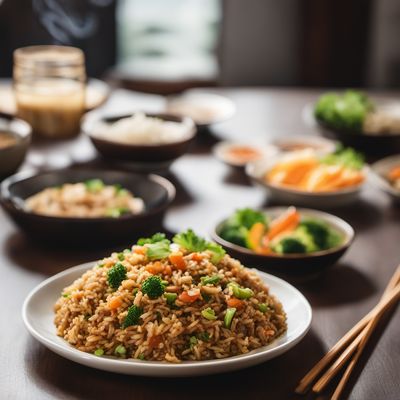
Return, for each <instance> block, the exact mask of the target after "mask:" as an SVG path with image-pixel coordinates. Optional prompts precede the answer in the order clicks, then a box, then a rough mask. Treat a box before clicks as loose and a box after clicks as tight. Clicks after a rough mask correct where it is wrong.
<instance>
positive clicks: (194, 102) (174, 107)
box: [166, 91, 236, 127]
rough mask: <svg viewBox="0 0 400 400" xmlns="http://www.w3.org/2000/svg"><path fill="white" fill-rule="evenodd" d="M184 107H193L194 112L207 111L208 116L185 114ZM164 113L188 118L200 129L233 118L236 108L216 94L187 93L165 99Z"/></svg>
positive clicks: (227, 99) (229, 101)
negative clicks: (180, 109)
mask: <svg viewBox="0 0 400 400" xmlns="http://www.w3.org/2000/svg"><path fill="white" fill-rule="evenodd" d="M180 107H182V111H179V108H180ZM184 107H188V108H190V107H193V109H194V110H195V109H205V110H209V111H210V115H209V116H205V117H204V118H201V117H197V116H196V115H195V114H192V113H191V112H189V111H186V112H185V109H184ZM166 112H168V113H171V114H175V115H178V116H181V117H190V118H191V119H193V121H194V122H195V123H196V125H197V126H199V127H202V126H208V125H211V124H216V123H218V122H222V121H226V120H227V119H229V118H231V117H233V115H234V114H235V112H236V106H235V103H234V102H233V101H232V100H231V99H229V98H227V97H224V96H220V95H218V94H214V93H205V92H197V91H194V92H192V91H188V92H185V93H183V94H181V95H177V96H169V97H168V98H167V104H166Z"/></svg>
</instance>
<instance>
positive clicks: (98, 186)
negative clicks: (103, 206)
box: [85, 179, 104, 193]
mask: <svg viewBox="0 0 400 400" xmlns="http://www.w3.org/2000/svg"><path fill="white" fill-rule="evenodd" d="M85 186H86V189H87V190H88V191H89V192H91V193H96V192H100V190H102V189H103V188H104V182H103V181H102V180H101V179H89V180H87V181H86V182H85Z"/></svg>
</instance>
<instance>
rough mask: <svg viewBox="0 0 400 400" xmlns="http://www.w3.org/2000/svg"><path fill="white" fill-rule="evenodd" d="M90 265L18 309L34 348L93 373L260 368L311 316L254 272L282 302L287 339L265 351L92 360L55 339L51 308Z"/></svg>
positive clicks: (275, 282)
mask: <svg viewBox="0 0 400 400" xmlns="http://www.w3.org/2000/svg"><path fill="white" fill-rule="evenodd" d="M93 264H94V263H93V262H91V263H86V264H82V265H78V266H77V267H73V268H70V269H68V270H66V271H63V272H61V273H59V274H57V275H55V276H53V277H51V278H49V279H46V280H45V281H44V282H42V283H41V284H40V285H39V286H37V287H36V288H35V289H34V290H33V291H32V292H31V293H30V294H29V295H28V297H27V298H26V300H25V302H24V305H23V309H22V318H23V320H24V323H25V326H26V327H27V329H28V331H29V332H30V333H31V334H32V336H34V337H35V338H36V339H37V340H38V341H39V342H41V343H42V344H43V345H45V346H46V347H47V348H49V349H50V350H52V351H54V352H55V353H57V354H59V355H60V356H62V357H65V358H67V359H69V360H72V361H75V362H77V363H79V364H83V365H86V366H89V367H92V368H97V369H102V370H106V371H111V372H117V373H122V374H129V375H141V376H163V377H173V376H174V377H177V376H196V375H208V374H215V373H222V372H228V371H233V370H238V369H242V368H246V367H250V366H252V365H256V364H260V363H262V362H265V361H267V360H270V359H272V358H274V357H277V356H279V355H281V354H283V353H285V352H286V351H288V350H289V349H290V348H292V347H293V346H295V345H296V344H297V343H298V342H299V341H300V340H301V339H302V338H303V337H304V336H305V334H306V333H307V331H308V330H309V328H310V324H311V317H312V311H311V307H310V304H309V303H308V301H307V300H306V299H305V298H304V296H303V295H302V294H301V293H300V292H299V291H298V290H297V289H295V288H294V287H293V286H291V285H290V284H289V283H287V282H285V281H283V280H282V279H279V278H276V277H274V276H272V275H269V274H266V273H264V272H260V271H258V273H259V275H260V276H261V277H262V279H263V280H264V281H265V282H266V283H267V285H268V286H269V287H270V289H271V293H273V294H274V295H276V296H277V297H278V299H279V300H280V301H281V302H282V304H283V307H284V309H285V311H286V313H287V323H288V330H287V332H286V334H285V335H283V336H281V337H280V338H278V339H277V340H276V341H275V342H273V343H272V344H270V345H269V346H265V347H262V348H260V349H257V350H254V351H251V352H250V353H247V354H244V355H240V356H235V357H229V358H225V359H219V360H210V361H185V362H182V363H181V364H168V363H164V362H156V361H141V360H134V359H127V360H121V359H117V358H114V357H97V356H95V355H93V354H88V353H84V352H82V351H79V350H77V349H75V348H74V347H72V346H71V345H69V344H68V343H67V342H66V341H65V340H64V339H62V338H60V337H58V336H57V335H56V333H55V326H54V323H53V319H54V312H53V305H54V303H55V302H56V300H57V299H58V297H59V296H60V293H61V290H62V289H63V288H64V287H65V286H68V285H69V284H71V283H72V282H73V281H74V280H75V279H77V278H78V277H79V276H81V275H82V273H83V272H85V271H86V270H88V269H89V268H91V267H92V266H93Z"/></svg>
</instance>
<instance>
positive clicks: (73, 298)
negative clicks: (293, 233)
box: [23, 229, 312, 376]
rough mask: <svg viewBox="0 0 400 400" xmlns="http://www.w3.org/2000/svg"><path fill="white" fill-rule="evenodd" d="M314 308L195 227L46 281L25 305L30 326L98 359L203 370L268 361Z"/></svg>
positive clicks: (153, 370)
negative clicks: (196, 230)
mask: <svg viewBox="0 0 400 400" xmlns="http://www.w3.org/2000/svg"><path fill="white" fill-rule="evenodd" d="M311 315H312V313H311V307H310V305H309V303H308V302H307V300H306V299H305V298H304V296H303V295H302V294H301V293H300V292H299V291H298V290H297V289H295V288H294V287H293V286H291V285H290V284H288V283H287V282H285V281H283V280H281V279H279V278H276V277H274V276H272V275H269V274H266V273H263V272H261V271H258V270H256V269H248V268H245V267H244V266H243V265H242V264H241V263H240V262H239V261H237V260H235V259H233V258H231V257H230V256H229V255H228V254H226V253H225V251H224V250H223V249H222V247H220V246H219V245H217V244H216V243H213V242H209V241H207V240H205V239H204V238H201V237H199V236H197V235H196V234H195V233H194V232H193V231H192V230H190V229H189V230H187V231H186V232H182V233H179V234H177V235H175V236H174V238H173V239H172V241H170V240H168V239H167V238H166V236H165V235H164V234H161V233H157V234H155V235H153V236H152V237H150V238H142V239H140V240H139V241H138V242H137V243H136V244H135V245H133V246H132V247H131V248H129V249H125V250H123V251H122V252H119V253H112V254H111V256H109V257H106V258H104V259H102V260H100V261H97V262H91V263H86V264H82V265H79V266H76V267H73V268H70V269H68V270H66V271H63V272H61V273H59V274H57V275H55V276H53V277H51V278H49V279H47V280H45V281H44V282H43V283H41V284H40V285H39V286H38V287H37V288H35V289H34V290H33V291H32V292H31V293H30V294H29V296H28V297H27V299H26V300H25V302H24V305H23V320H24V323H25V325H26V327H27V329H28V330H29V332H30V333H31V334H32V335H33V336H34V337H35V338H36V339H37V340H39V341H40V342H41V343H42V344H44V345H45V346H46V347H48V348H49V349H50V350H52V351H54V352H55V353H57V354H59V355H61V356H63V357H65V358H68V359H70V360H72V361H75V362H78V363H80V364H83V365H87V366H90V367H94V368H98V369H102V370H107V371H112V372H118V373H124V374H131V375H143V376H195V375H206V374H213V373H221V372H227V371H232V370H237V369H241V368H245V367H249V366H252V365H255V364H259V363H262V362H265V361H267V360H269V359H271V358H274V357H277V356H279V355H280V354H283V353H284V352H286V351H288V350H289V349H290V348H292V347H293V346H294V345H296V344H297V343H298V342H299V341H300V340H301V339H302V338H303V337H304V335H305V334H306V333H307V331H308V329H309V327H310V324H311Z"/></svg>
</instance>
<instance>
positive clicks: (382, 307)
mask: <svg viewBox="0 0 400 400" xmlns="http://www.w3.org/2000/svg"><path fill="white" fill-rule="evenodd" d="M399 296H400V285H397V286H396V287H395V289H392V290H391V291H390V292H389V293H388V294H386V295H385V297H384V299H383V300H382V301H381V302H379V303H378V306H377V307H375V308H374V313H375V315H374V316H373V317H372V318H371V321H370V322H369V323H368V324H367V326H366V328H365V329H364V330H363V331H362V332H361V333H360V334H359V335H358V336H357V338H356V339H355V340H354V341H353V342H352V343H351V345H350V346H349V347H347V348H346V350H345V351H344V352H343V353H342V354H341V356H340V357H339V358H338V359H337V360H336V361H335V362H334V364H333V365H332V366H331V367H330V368H329V369H328V370H327V371H326V372H325V373H324V374H323V375H322V376H321V378H320V379H319V380H318V381H317V383H316V384H315V385H314V386H313V388H312V390H313V392H314V393H320V392H322V391H323V390H324V389H325V388H326V386H327V385H328V384H329V382H330V381H331V380H332V379H333V378H334V377H335V376H336V374H337V373H338V372H339V371H340V370H341V369H342V368H343V367H344V365H345V364H346V362H347V361H348V360H349V359H350V357H351V356H352V354H353V353H354V352H355V351H356V350H357V352H358V351H359V349H360V348H361V347H360V346H363V347H362V349H361V352H362V350H363V349H364V347H365V345H366V343H367V341H368V339H369V337H370V336H371V334H372V332H373V330H374V328H375V327H376V325H377V323H378V321H379V320H380V318H381V317H382V315H383V314H384V313H385V312H386V311H387V310H388V309H389V308H390V307H391V306H392V305H393V304H394V303H395V302H396V301H398V299H399ZM356 354H358V353H356ZM359 357H360V354H359V355H358V358H359ZM358 358H357V360H358ZM357 360H356V362H357ZM351 365H352V370H353V368H354V366H355V364H354V363H351ZM350 372H351V371H350ZM347 375H348V376H347V379H346V382H347V380H348V378H349V376H350V374H349V373H348V374H347ZM346 382H344V384H345V383H346ZM344 384H343V385H342V386H343V388H344ZM343 388H342V389H343Z"/></svg>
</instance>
